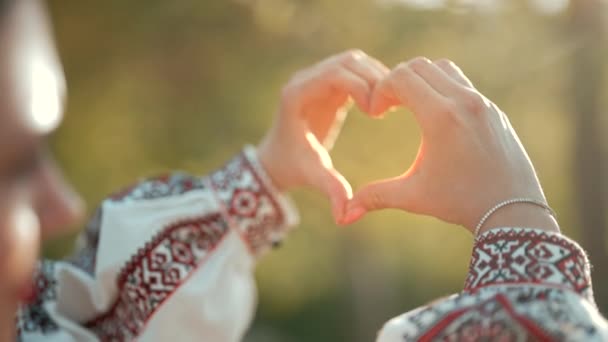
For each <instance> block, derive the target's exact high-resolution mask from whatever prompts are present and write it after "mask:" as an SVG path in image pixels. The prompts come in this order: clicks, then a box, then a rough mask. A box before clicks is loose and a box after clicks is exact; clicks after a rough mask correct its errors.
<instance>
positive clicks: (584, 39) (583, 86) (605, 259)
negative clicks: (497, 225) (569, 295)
mask: <svg viewBox="0 0 608 342" xmlns="http://www.w3.org/2000/svg"><path fill="white" fill-rule="evenodd" d="M570 11H571V13H570V14H571V18H570V19H571V20H570V30H571V34H572V39H575V40H576V41H577V42H578V44H580V45H579V49H577V50H576V51H575V53H574V54H573V55H572V69H571V72H572V77H571V80H570V82H571V84H570V89H571V91H572V98H571V99H572V100H571V101H572V102H571V109H572V115H573V116H574V124H575V134H576V138H575V141H576V142H575V149H574V153H575V157H574V159H573V162H574V168H575V177H576V182H575V183H576V185H577V203H578V207H579V215H580V223H581V225H580V228H581V230H582V239H583V240H582V243H583V245H584V246H585V247H586V249H587V251H588V252H589V255H590V259H591V263H592V264H593V265H594V268H595V269H596V270H600V272H602V271H603V272H605V271H606V269H608V252H607V251H606V241H607V236H608V234H607V233H608V231H607V229H608V222H607V217H606V213H605V211H606V209H607V208H608V198H607V197H606V195H607V193H606V190H607V185H608V184H607V183H606V182H605V176H606V171H608V169H607V168H606V153H605V148H604V141H603V138H602V137H603V136H605V132H604V130H605V129H606V127H605V126H604V125H602V122H603V120H602V116H605V115H606V113H605V111H604V110H603V109H602V104H601V96H602V93H603V92H602V87H603V86H604V82H605V77H604V70H605V67H604V65H605V64H604V61H605V60H606V57H608V56H607V55H606V53H605V51H606V48H605V47H602V45H603V44H605V41H606V37H605V31H604V25H605V21H606V19H607V17H606V10H605V8H604V4H603V2H602V1H600V0H575V1H572V2H571V8H570ZM596 274H597V273H596ZM594 290H595V296H596V300H597V303H598V305H599V307H600V309H601V310H602V311H603V312H604V313H606V312H608V278H606V277H596V278H595V284H594Z"/></svg>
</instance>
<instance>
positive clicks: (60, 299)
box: [18, 147, 298, 342]
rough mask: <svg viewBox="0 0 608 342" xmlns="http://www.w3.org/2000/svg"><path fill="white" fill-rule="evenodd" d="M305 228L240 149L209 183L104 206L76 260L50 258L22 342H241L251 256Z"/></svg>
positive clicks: (155, 189)
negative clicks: (294, 229)
mask: <svg viewBox="0 0 608 342" xmlns="http://www.w3.org/2000/svg"><path fill="white" fill-rule="evenodd" d="M297 221H298V217H297V212H296V210H295V208H294V206H293V205H292V204H291V202H290V201H289V199H288V198H286V197H284V196H283V195H281V194H279V193H278V192H277V191H276V190H275V189H274V188H273V186H272V184H271V182H270V181H269V179H268V177H267V176H266V175H265V173H264V171H263V170H262V169H261V167H260V165H259V164H258V162H257V158H256V154H255V150H254V149H253V148H251V147H247V148H245V150H244V152H243V153H241V154H240V155H238V156H237V157H235V158H234V159H232V160H231V161H230V162H229V163H228V164H226V166H225V167H223V168H222V169H220V170H218V171H216V172H214V173H212V174H211V175H209V176H207V177H192V176H187V175H184V174H181V173H174V174H170V175H167V176H163V177H159V178H155V179H151V180H146V181H143V182H140V183H138V184H136V185H135V186H133V187H131V188H129V189H127V190H126V191H123V192H122V193H120V194H118V195H115V196H112V197H110V198H108V199H107V200H105V201H104V202H103V204H102V205H101V207H100V208H99V210H98V211H97V214H96V215H95V217H94V218H93V220H92V221H91V222H90V223H89V225H88V226H87V229H86V230H85V231H84V232H83V233H82V236H81V238H80V240H79V245H80V246H79V247H80V248H79V250H78V252H77V253H76V254H75V255H74V256H73V257H72V258H71V259H70V260H66V261H60V262H51V261H43V262H41V264H40V272H39V274H38V275H37V278H36V287H37V289H38V291H37V293H36V295H35V296H34V298H33V299H32V301H31V303H30V304H29V305H28V306H24V307H23V308H21V310H20V312H19V317H18V336H19V340H21V341H38V340H44V341H62V342H63V341H129V340H133V339H135V338H137V340H138V341H142V342H144V341H170V340H171V339H175V338H176V337H177V336H179V340H180V341H217V342H222V341H239V340H240V339H241V338H242V337H243V335H244V334H245V332H246V329H247V327H248V326H249V324H250V322H251V319H252V316H253V313H254V311H255V304H256V289H255V282H254V278H253V270H254V267H255V261H256V258H257V257H258V256H259V255H260V254H262V253H263V252H264V251H266V250H267V249H269V248H270V247H272V246H275V245H277V244H278V243H279V242H280V241H281V239H282V238H283V237H284V234H285V233H286V231H287V230H288V228H290V227H292V226H294V225H295V224H296V223H297Z"/></svg>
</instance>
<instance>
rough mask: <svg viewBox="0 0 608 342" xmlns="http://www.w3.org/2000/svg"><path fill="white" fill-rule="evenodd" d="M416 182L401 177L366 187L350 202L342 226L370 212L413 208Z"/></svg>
mask: <svg viewBox="0 0 608 342" xmlns="http://www.w3.org/2000/svg"><path fill="white" fill-rule="evenodd" d="M413 185H414V182H413V180H412V179H411V178H408V177H405V176H400V177H396V178H392V179H385V180H381V181H377V182H374V183H370V184H368V185H365V186H364V187H363V188H361V189H360V190H358V191H357V192H356V193H355V194H354V195H353V198H352V199H351V200H350V201H349V202H348V204H347V206H346V211H345V214H344V219H343V220H342V224H351V223H353V222H355V221H357V220H359V219H360V218H361V217H363V215H365V214H366V213H368V212H370V211H375V210H380V209H388V208H393V209H405V210H408V208H411V207H413V205H412V203H411V202H412V201H411V200H410V199H411V198H415V197H416V196H415V193H414V186H413Z"/></svg>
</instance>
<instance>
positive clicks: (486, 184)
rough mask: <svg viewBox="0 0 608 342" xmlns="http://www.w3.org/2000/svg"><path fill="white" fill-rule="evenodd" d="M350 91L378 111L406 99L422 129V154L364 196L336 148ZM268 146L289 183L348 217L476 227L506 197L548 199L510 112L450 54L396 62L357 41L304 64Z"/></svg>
mask: <svg viewBox="0 0 608 342" xmlns="http://www.w3.org/2000/svg"><path fill="white" fill-rule="evenodd" d="M349 97H350V98H352V99H353V100H354V101H355V103H356V104H357V105H358V106H359V107H360V108H361V109H362V110H363V111H364V112H366V113H368V114H369V115H370V116H372V117H378V116H379V115H381V114H382V113H384V112H385V111H386V110H387V109H389V108H390V107H392V106H405V107H407V108H409V109H411V111H412V113H413V114H414V116H415V118H416V121H417V122H418V124H419V125H420V128H421V132H422V141H421V145H420V149H419V153H418V156H417V157H416V160H415V161H414V163H413V164H412V165H411V166H410V168H409V169H408V170H407V171H406V172H404V173H403V174H402V175H400V176H397V177H394V178H391V179H385V180H379V181H376V182H373V183H371V184H368V185H365V186H364V187H362V188H361V189H360V190H359V191H358V192H357V193H356V194H355V195H354V196H352V189H351V186H350V184H349V183H348V182H347V181H346V179H345V178H344V177H343V176H342V175H341V174H340V173H339V172H338V171H337V170H336V169H335V168H334V167H333V164H332V161H331V157H330V156H329V153H328V150H329V148H330V147H331V146H332V145H333V142H334V141H335V138H336V137H337V133H338V132H339V130H340V127H341V126H342V122H343V120H344V118H345V113H346V111H345V110H344V108H345V105H346V104H347V102H348V99H349ZM259 154H260V160H261V162H262V164H263V165H264V167H265V168H266V170H267V171H268V173H269V174H270V175H271V177H272V178H273V180H274V182H275V184H276V185H277V186H278V187H279V188H280V189H281V190H287V189H290V188H293V187H296V186H302V185H305V186H310V187H312V188H315V189H318V190H320V191H321V192H323V193H324V194H326V196H327V197H328V198H329V199H330V201H331V203H332V211H333V215H334V218H335V220H336V222H338V223H340V224H348V223H352V222H354V221H356V220H358V219H359V218H361V217H362V216H363V215H364V214H365V213H367V212H369V211H373V210H377V209H382V208H399V209H403V210H407V211H410V212H414V213H420V214H426V215H431V216H435V217H437V218H440V219H442V220H445V221H448V222H452V223H457V224H460V225H463V226H465V227H467V228H468V229H472V228H473V226H474V225H475V223H476V222H477V220H478V219H479V217H480V216H481V215H482V214H483V213H484V212H485V211H486V210H487V209H488V208H490V207H491V206H492V205H494V204H495V203H497V202H498V201H501V200H504V199H508V198H512V197H530V198H537V199H539V200H544V194H543V192H542V189H541V187H540V184H539V182H538V179H537V177H536V173H535V171H534V168H533V166H532V164H531V162H530V160H529V158H528V156H527V154H526V152H525V150H524V148H523V146H522V145H521V143H520V141H519V138H518V137H517V134H516V133H515V131H514V130H513V128H512V127H511V125H510V123H509V120H508V119H507V117H506V115H505V114H504V113H503V112H502V111H500V109H498V107H497V106H496V105H494V104H493V103H492V102H490V101H489V100H488V99H486V98H485V97H484V96H483V95H481V94H480V93H479V92H478V91H477V90H476V89H475V88H474V87H473V85H472V83H471V82H470V80H468V79H467V78H466V76H465V75H464V74H463V73H462V71H461V70H460V68H458V67H457V66H456V65H455V64H454V63H452V62H450V61H448V60H440V61H436V62H431V61H430V60H428V59H426V58H415V59H413V60H410V61H409V62H405V63H401V64H399V65H398V66H397V67H396V68H394V69H393V70H392V71H389V69H388V68H386V67H385V66H384V65H383V64H382V63H381V62H379V61H377V60H375V59H373V58H372V57H369V56H367V55H366V54H364V53H363V52H361V51H357V50H356V51H348V52H346V53H342V54H340V55H337V56H334V57H330V58H329V59H326V60H324V61H322V62H320V63H318V64H316V65H314V66H312V67H311V68H308V69H305V70H303V71H300V72H298V73H296V74H295V75H294V77H293V78H292V79H291V80H290V82H289V83H288V84H287V86H285V88H284V89H283V93H282V101H281V106H280V112H279V115H278V116H277V118H276V120H275V123H274V125H273V127H272V129H271V130H270V131H269V133H268V134H267V135H266V137H265V139H264V140H263V142H262V143H261V144H260V146H259Z"/></svg>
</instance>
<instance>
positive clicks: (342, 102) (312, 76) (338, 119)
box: [258, 50, 389, 222]
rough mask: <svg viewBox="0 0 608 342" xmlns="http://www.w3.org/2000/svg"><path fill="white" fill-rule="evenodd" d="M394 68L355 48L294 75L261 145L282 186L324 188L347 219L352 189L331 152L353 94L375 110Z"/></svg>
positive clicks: (338, 217)
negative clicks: (379, 89) (375, 97)
mask: <svg viewBox="0 0 608 342" xmlns="http://www.w3.org/2000/svg"><path fill="white" fill-rule="evenodd" d="M388 72H389V70H388V68H386V67H385V66H384V65H383V64H382V63H380V62H378V61H377V60H375V59H373V58H371V57H369V56H367V55H366V54H365V53H363V52H362V51H358V50H353V51H347V52H344V53H341V54H339V55H336V56H333V57H330V58H328V59H326V60H324V61H321V62H320V63H318V64H316V65H313V66H312V67H310V68H308V69H304V70H301V71H299V72H297V73H296V74H295V75H294V76H293V77H292V78H291V80H290V81H289V82H288V83H287V85H286V86H285V87H284V88H283V91H282V97H281V103H280V108H279V113H278V114H277V116H276V119H275V122H274V124H273V126H272V127H271V129H270V130H269V131H268V133H267V134H266V137H265V138H264V139H263V141H262V143H261V144H260V145H259V147H258V153H259V157H260V160H261V163H262V165H263V167H264V168H265V169H266V171H267V172H268V173H269V175H270V177H271V178H272V180H273V182H274V183H275V185H276V186H277V187H278V188H279V189H280V190H289V189H292V188H295V187H300V186H308V187H311V188H313V189H316V190H319V191H321V192H322V193H323V194H325V195H326V196H327V197H328V198H329V200H330V202H331V205H332V211H333V215H334V218H335V219H336V221H338V222H339V221H341V220H342V216H343V212H344V209H345V206H346V203H347V201H348V200H349V199H350V198H351V196H352V189H351V186H350V184H349V183H348V182H347V181H346V179H345V178H344V177H343V176H342V175H341V174H340V173H339V172H338V171H337V170H336V169H335V168H334V167H333V164H332V160H331V157H330V156H329V153H328V152H329V150H330V149H331V147H332V145H333V144H334V142H335V140H336V138H337V136H338V133H339V132H340V128H341V127H342V123H343V121H344V119H345V117H346V112H347V105H348V103H349V98H352V99H353V100H354V101H355V103H356V104H357V105H358V106H359V108H360V109H361V110H363V111H366V112H367V111H369V101H370V96H371V93H372V91H373V89H374V88H375V87H376V84H377V83H378V82H380V81H381V80H382V79H383V78H384V77H386V75H387V74H388Z"/></svg>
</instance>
